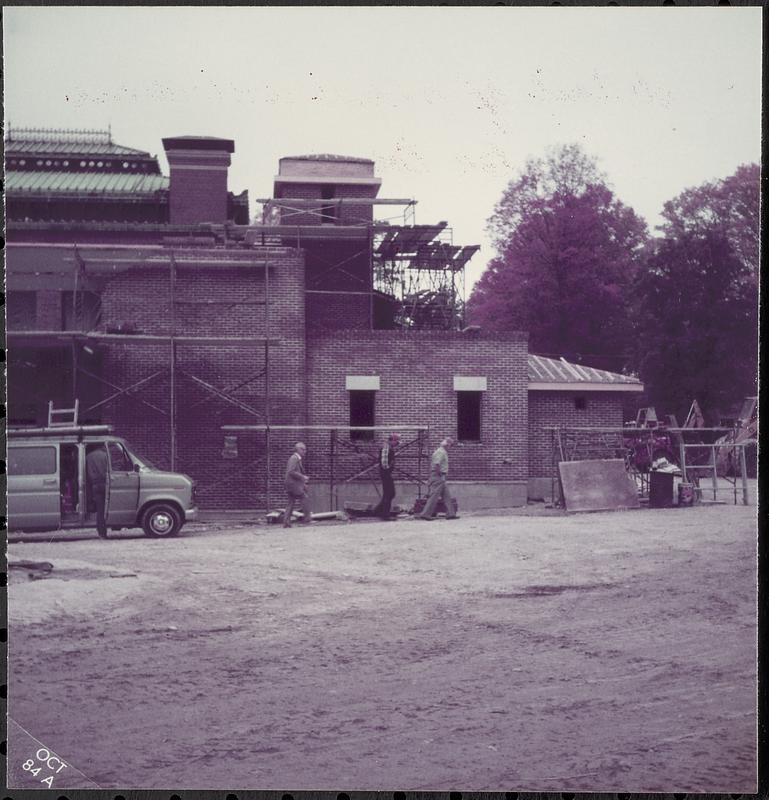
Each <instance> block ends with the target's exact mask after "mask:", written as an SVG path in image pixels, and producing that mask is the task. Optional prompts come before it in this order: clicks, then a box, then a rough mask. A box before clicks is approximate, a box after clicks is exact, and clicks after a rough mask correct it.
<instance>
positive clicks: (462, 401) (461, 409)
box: [457, 392, 483, 442]
mask: <svg viewBox="0 0 769 800" xmlns="http://www.w3.org/2000/svg"><path fill="white" fill-rule="evenodd" d="M482 397H483V392H457V438H458V439H459V441H460V442H480V441H481V398H482Z"/></svg>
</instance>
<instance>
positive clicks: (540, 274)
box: [468, 145, 646, 370]
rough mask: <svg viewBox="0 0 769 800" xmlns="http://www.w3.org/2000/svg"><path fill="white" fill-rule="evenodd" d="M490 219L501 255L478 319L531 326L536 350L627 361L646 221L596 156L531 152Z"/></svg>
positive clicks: (616, 364)
mask: <svg viewBox="0 0 769 800" xmlns="http://www.w3.org/2000/svg"><path fill="white" fill-rule="evenodd" d="M488 228H489V231H490V232H491V234H492V236H493V237H494V242H495V247H496V250H497V254H496V255H495V257H494V258H493V259H492V260H491V262H490V263H489V265H488V267H487V269H486V271H485V273H484V274H483V275H482V276H481V279H480V280H479V282H478V283H477V284H476V286H475V288H474V290H473V293H472V295H471V297H470V300H469V301H468V321H469V322H471V323H474V324H480V325H481V326H482V327H485V328H487V329H492V330H504V329H508V330H509V329H518V330H525V331H528V332H529V349H530V351H531V352H536V353H541V354H551V355H563V356H565V357H566V358H568V359H572V360H576V361H578V362H583V363H589V364H591V365H593V366H598V367H604V368H606V369H613V370H621V369H623V368H624V367H625V366H626V362H627V354H628V352H629V351H630V350H631V347H630V345H631V339H630V337H631V327H630V322H629V318H628V314H627V307H628V303H627V297H628V293H629V292H628V290H629V287H630V284H631V282H632V280H633V279H634V277H635V272H636V270H637V267H638V265H639V262H640V258H641V254H642V252H643V248H644V245H645V243H646V224H645V223H644V221H643V220H642V219H641V218H639V217H638V216H637V215H636V214H635V213H634V212H633V210H632V209H631V208H628V207H627V206H625V205H624V204H623V203H622V202H620V201H619V200H618V199H617V198H616V197H615V196H614V194H613V193H612V191H611V189H610V188H609V187H608V186H607V184H606V179H605V176H604V175H603V174H602V173H601V172H600V171H599V169H598V167H597V165H596V162H595V160H594V159H592V158H591V157H589V156H588V155H587V154H585V153H584V151H583V150H582V149H581V148H580V147H579V146H578V145H568V146H565V147H561V148H560V149H556V150H551V151H549V153H548V154H547V156H546V157H545V158H542V159H536V160H530V161H528V162H527V163H526V165H525V167H524V169H523V170H522V172H521V174H520V175H519V176H518V177H517V178H516V179H515V180H513V181H511V183H510V184H509V185H508V187H507V189H506V190H505V192H504V194H503V196H502V198H501V200H500V201H499V203H498V204H497V206H496V208H495V209H494V213H493V214H492V216H491V217H490V219H489V222H488Z"/></svg>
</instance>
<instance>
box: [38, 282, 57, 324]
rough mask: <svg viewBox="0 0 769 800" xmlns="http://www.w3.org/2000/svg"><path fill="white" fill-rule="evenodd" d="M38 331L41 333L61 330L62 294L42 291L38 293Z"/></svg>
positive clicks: (53, 291) (46, 290)
mask: <svg viewBox="0 0 769 800" xmlns="http://www.w3.org/2000/svg"><path fill="white" fill-rule="evenodd" d="M36 307H37V329H38V330H41V331H60V330H61V323H62V319H61V292H59V291H55V290H48V289H41V290H39V291H38V292H37V300H36Z"/></svg>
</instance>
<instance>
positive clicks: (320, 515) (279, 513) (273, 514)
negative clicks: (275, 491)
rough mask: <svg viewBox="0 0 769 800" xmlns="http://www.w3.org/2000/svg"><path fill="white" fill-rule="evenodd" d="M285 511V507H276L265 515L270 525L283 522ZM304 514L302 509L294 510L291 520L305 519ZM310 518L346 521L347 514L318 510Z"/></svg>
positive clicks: (318, 520)
mask: <svg viewBox="0 0 769 800" xmlns="http://www.w3.org/2000/svg"><path fill="white" fill-rule="evenodd" d="M284 513H285V511H284V510H283V509H276V510H275V511H270V512H269V513H268V514H267V515H266V516H265V519H266V520H267V522H268V523H269V524H270V525H275V524H276V523H282V522H283V518H284ZM303 516H304V515H303V514H302V512H301V511H294V512H293V513H292V514H291V522H299V521H301V520H302V519H303ZM310 519H312V520H313V521H314V522H316V521H317V522H327V521H328V520H339V521H340V522H344V521H345V520H346V519H347V515H346V514H345V513H344V511H318V512H316V513H313V514H310Z"/></svg>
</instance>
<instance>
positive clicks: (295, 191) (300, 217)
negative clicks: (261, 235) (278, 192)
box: [281, 177, 373, 225]
mask: <svg viewBox="0 0 769 800" xmlns="http://www.w3.org/2000/svg"><path fill="white" fill-rule="evenodd" d="M327 185H328V186H333V187H334V197H333V198H332V199H329V200H325V201H324V200H323V199H322V187H323V184H319V183H292V184H287V185H285V186H284V187H283V195H284V196H283V197H282V198H281V200H283V201H285V205H286V206H288V207H289V208H284V209H283V210H282V211H281V223H282V224H284V225H321V224H338V225H365V224H366V223H369V222H371V221H372V219H373V208H372V206H371V205H369V204H368V203H366V204H353V203H341V204H339V203H336V202H335V200H336V199H338V198H340V197H341V198H344V197H371V188H370V187H369V186H357V185H355V184H351V185H350V184H334V179H333V177H329V181H328V184H327ZM291 198H297V199H302V200H317V201H318V204H317V205H313V206H311V207H309V208H307V207H304V206H297V207H296V209H294V208H290V206H291ZM326 207H328V208H331V209H333V214H334V223H330V222H328V223H323V222H322V220H321V216H320V211H321V209H323V208H326Z"/></svg>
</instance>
